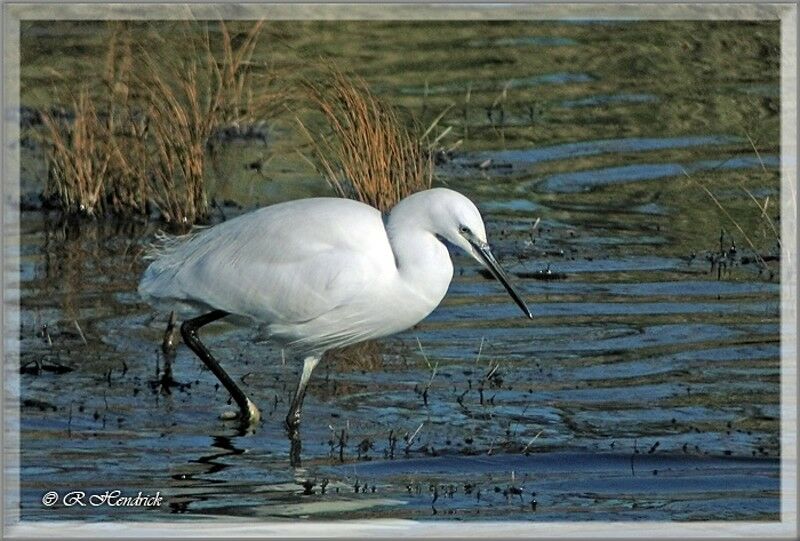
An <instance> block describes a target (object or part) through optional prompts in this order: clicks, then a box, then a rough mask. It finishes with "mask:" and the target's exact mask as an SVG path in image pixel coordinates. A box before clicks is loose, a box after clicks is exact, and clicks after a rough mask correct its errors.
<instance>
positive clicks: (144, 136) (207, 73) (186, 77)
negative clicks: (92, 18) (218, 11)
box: [45, 21, 285, 226]
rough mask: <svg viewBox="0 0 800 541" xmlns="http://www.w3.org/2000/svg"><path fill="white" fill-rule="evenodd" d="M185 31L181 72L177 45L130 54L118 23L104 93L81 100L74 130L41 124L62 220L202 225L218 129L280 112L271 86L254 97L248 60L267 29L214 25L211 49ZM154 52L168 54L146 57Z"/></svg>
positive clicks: (132, 48)
mask: <svg viewBox="0 0 800 541" xmlns="http://www.w3.org/2000/svg"><path fill="white" fill-rule="evenodd" d="M187 24H188V25H189V26H187V27H186V29H185V32H184V33H183V34H182V35H180V38H181V39H188V40H189V43H190V49H189V54H188V55H187V56H188V60H186V61H184V62H182V63H180V62H175V61H170V60H168V57H167V55H168V54H170V53H173V52H174V49H175V48H176V47H177V44H176V43H172V42H167V41H166V40H165V39H164V38H163V37H162V36H160V35H158V34H155V35H149V36H147V37H146V38H145V39H146V41H144V40H143V41H142V42H141V43H139V44H134V43H133V40H132V38H131V35H130V32H129V31H128V29H127V28H126V27H125V25H124V24H122V23H116V26H114V27H112V28H110V34H111V39H110V41H109V47H108V53H107V57H106V69H105V75H104V82H105V93H102V95H100V96H98V97H96V98H94V99H93V98H91V97H90V96H89V94H88V91H85V90H84V91H82V92H81V94H80V96H79V99H78V100H76V102H75V104H74V107H73V108H74V111H75V121H74V123H73V124H72V125H69V124H68V123H65V122H61V121H57V120H56V119H54V118H53V117H52V116H47V115H45V117H46V118H45V125H46V128H47V129H46V133H45V138H46V143H47V147H48V149H49V150H48V153H47V156H48V162H49V164H50V167H49V169H50V171H51V173H50V175H49V179H48V186H47V189H46V192H47V193H51V194H53V195H55V196H56V197H57V198H58V199H59V201H60V202H61V204H62V207H63V208H64V210H65V211H66V212H68V213H73V212H77V211H79V212H83V213H86V214H90V215H97V214H99V213H101V212H102V211H104V210H109V211H111V212H113V213H115V214H122V215H130V214H134V213H140V214H143V213H148V212H149V209H150V208H152V207H154V208H156V209H157V210H158V212H159V215H160V218H161V219H162V220H163V221H165V222H167V223H170V224H176V225H180V226H187V225H191V224H193V223H196V222H198V221H204V220H205V219H206V218H207V217H208V211H209V205H208V196H207V192H206V178H205V175H206V170H207V166H206V163H207V155H206V152H207V147H208V146H209V141H210V139H211V138H212V137H213V136H214V134H215V133H216V132H217V130H219V129H221V128H222V127H224V126H227V125H231V124H233V125H238V123H239V122H242V121H246V122H249V121H253V120H254V119H256V118H266V117H267V116H269V115H272V114H274V112H275V111H276V110H278V109H279V104H280V103H281V100H282V99H283V97H284V96H285V92H284V91H282V90H281V89H280V88H276V85H275V84H274V83H275V82H276V79H275V78H274V77H271V76H270V75H269V74H267V76H266V80H264V77H262V80H260V81H259V83H260V85H262V87H263V88H264V91H263V92H262V91H259V92H255V91H254V90H253V87H254V64H253V63H252V61H251V59H252V56H253V53H254V51H255V47H256V44H257V42H258V37H259V34H260V33H261V30H262V28H263V25H264V22H263V21H257V22H255V23H253V24H252V26H250V28H249V29H248V30H247V31H246V32H243V33H242V34H238V35H233V34H232V32H231V31H230V30H229V28H228V26H227V25H226V24H225V23H224V22H220V23H219V32H218V39H215V40H212V39H211V36H210V33H209V30H208V27H205V28H204V29H202V31H201V32H198V28H196V27H195V26H193V25H192V23H187ZM198 33H199V34H200V37H199V38H198V37H197V35H198ZM159 42H160V43H161V45H160V47H157V48H158V49H159V50H161V51H165V52H161V53H153V52H151V51H150V50H149V49H151V48H153V43H159ZM260 88H261V87H260ZM132 96H136V99H134V98H133V97H132ZM98 110H102V111H103V113H102V114H99V113H98ZM101 117H102V120H101Z"/></svg>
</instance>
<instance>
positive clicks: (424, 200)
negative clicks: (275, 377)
mask: <svg viewBox="0 0 800 541" xmlns="http://www.w3.org/2000/svg"><path fill="white" fill-rule="evenodd" d="M443 241H447V242H450V243H452V244H454V245H456V246H458V247H459V248H461V249H462V250H464V251H465V252H467V253H468V254H469V255H471V256H472V257H473V258H475V259H476V260H477V261H479V262H480V263H481V264H482V265H484V266H485V267H486V268H487V269H488V270H489V271H490V272H491V273H492V274H493V275H494V276H495V277H496V278H497V279H498V280H499V281H500V282H501V283H502V284H503V286H505V288H506V290H507V291H508V293H509V294H510V295H511V297H512V298H513V299H514V301H515V302H516V303H517V305H518V306H519V307H520V308H521V309H522V311H523V312H524V313H525V315H526V316H527V317H529V318H530V317H531V313H530V311H529V310H528V308H527V306H526V305H525V302H524V301H523V300H522V298H521V297H520V295H519V294H518V293H517V292H516V291H515V290H514V288H513V287H512V285H511V283H510V282H509V279H508V276H507V275H506V273H505V272H504V271H503V270H502V268H501V267H500V265H499V264H498V263H497V260H496V259H495V258H494V256H493V255H492V252H491V250H490V249H489V244H488V243H487V241H486V231H485V228H484V224H483V220H482V219H481V215H480V213H479V212H478V209H477V208H476V207H475V205H474V204H473V203H472V202H471V201H470V200H469V199H467V198H466V197H464V196H463V195H461V194H459V193H457V192H454V191H452V190H448V189H444V188H434V189H431V190H425V191H422V192H418V193H415V194H413V195H411V196H409V197H406V198H405V199H403V200H402V201H400V202H399V203H398V204H397V205H395V207H394V208H393V209H392V210H391V212H390V213H389V214H388V215H387V216H384V215H382V214H381V213H380V212H379V211H378V210H377V209H375V208H373V207H371V206H369V205H366V204H364V203H359V202H357V201H352V200H348V199H341V198H313V199H300V200H295V201H289V202H286V203H280V204H276V205H272V206H269V207H264V208H262V209H259V210H256V211H253V212H249V213H247V214H243V215H241V216H239V217H237V218H234V219H232V220H229V221H226V222H223V223H220V224H218V225H215V226H213V227H210V228H208V229H202V230H200V231H199V232H196V233H194V234H191V235H189V236H187V237H185V238H178V239H174V240H173V241H172V242H166V243H165V244H164V245H163V246H162V247H161V248H160V249H159V250H157V251H156V253H155V254H154V261H153V262H152V263H151V264H150V266H149V267H148V268H147V270H146V271H145V273H144V276H143V278H142V281H141V283H140V284H139V292H140V293H141V294H142V295H143V296H144V297H146V298H148V299H149V300H151V301H153V302H158V304H160V305H163V303H164V301H167V302H170V303H172V304H175V305H181V306H184V307H186V306H188V307H191V308H193V309H200V310H202V311H203V315H200V316H199V317H195V318H193V319H189V320H186V321H185V322H184V323H183V324H182V325H181V334H182V336H183V339H184V342H185V343H186V345H187V346H189V348H191V349H192V351H194V353H195V354H197V356H198V357H200V359H201V360H202V361H203V362H204V363H205V364H206V365H207V366H208V367H209V368H210V369H211V371H212V372H213V373H214V375H215V376H216V377H217V378H218V379H219V380H220V382H221V383H222V384H223V385H224V386H225V388H226V389H227V390H228V392H229V393H230V394H231V396H232V397H233V399H234V400H235V401H236V403H237V405H238V406H239V409H240V412H241V413H240V415H241V420H242V421H243V422H244V423H247V424H251V423H255V422H257V421H258V420H259V418H260V413H259V411H258V408H257V407H256V406H255V404H253V402H252V401H251V400H250V399H249V398H248V397H247V395H246V394H245V393H244V392H243V391H242V390H241V389H240V388H239V386H238V385H237V384H236V383H235V382H234V381H233V379H231V377H230V376H229V375H228V374H227V373H226V372H225V371H224V370H223V369H222V367H221V366H220V365H219V363H218V362H217V361H216V360H215V359H214V358H213V356H212V355H211V353H210V352H209V351H208V350H207V349H206V347H205V346H204V345H203V343H202V342H201V341H200V339H199V336H198V334H197V333H198V330H199V329H200V328H201V327H203V326H204V325H207V324H208V323H211V322H213V321H216V320H219V319H221V318H223V317H226V316H229V315H230V316H238V317H239V318H245V319H247V320H251V321H252V322H255V323H257V324H261V325H263V326H264V328H265V330H266V332H267V335H268V336H269V338H270V339H272V340H275V341H276V342H278V343H279V344H280V345H282V346H283V347H288V348H291V349H293V350H295V351H296V352H298V353H300V354H301V355H302V356H303V358H304V362H303V372H302V374H301V376H300V381H299V383H298V385H297V390H296V392H295V394H294V398H293V400H292V404H291V406H290V408H289V413H288V415H287V417H286V425H287V428H288V429H289V431H290V433H292V432H293V431H294V432H295V433H296V432H297V429H298V427H299V423H300V410H301V407H302V404H303V397H304V395H305V392H306V386H307V385H308V380H309V378H310V377H311V372H312V371H313V370H314V367H315V366H316V365H317V363H318V362H319V360H320V357H321V356H322V354H323V353H324V352H325V351H326V350H328V349H330V348H336V347H342V346H347V345H350V344H355V343H357V342H361V341H364V340H368V339H372V338H379V337H383V336H388V335H390V334H393V333H396V332H399V331H402V330H405V329H407V328H409V327H411V326H413V325H415V324H416V323H418V322H419V321H421V320H422V319H424V318H425V317H426V316H427V315H428V314H430V313H431V312H432V311H433V310H434V308H436V306H438V305H439V302H440V301H441V300H442V298H443V297H444V295H445V292H446V291H447V288H448V286H449V285H450V280H451V279H452V277H453V264H452V261H451V260H450V255H449V253H448V250H447V247H446V246H445V244H444V242H443Z"/></svg>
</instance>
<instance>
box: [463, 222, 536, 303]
mask: <svg viewBox="0 0 800 541" xmlns="http://www.w3.org/2000/svg"><path fill="white" fill-rule="evenodd" d="M467 240H468V241H469V243H470V244H472V246H473V248H475V251H477V252H478V254H479V255H480V256H481V259H482V260H483V262H484V263H486V266H487V267H488V268H489V271H490V272H491V273H492V275H493V276H494V277H495V278H497V280H498V281H499V282H500V283H501V284H503V287H504V288H506V291H508V294H509V295H511V298H512V299H514V302H515V303H517V306H519V307H520V308H521V309H522V312H523V313H524V314H525V315H526V316H528V319H533V315H532V314H531V311H530V310H528V306H527V305H526V304H525V301H523V300H522V297H520V295H519V293H517V290H516V289H514V286H512V285H511V282H510V281H509V280H508V275H507V274H506V273H505V271H504V270H503V268H502V267H501V266H500V263H498V262H497V260H496V259H495V258H494V255H493V254H492V250H491V249H490V248H489V245H488V244H486V243H485V242H480V241H479V240H477V239H470V238H467Z"/></svg>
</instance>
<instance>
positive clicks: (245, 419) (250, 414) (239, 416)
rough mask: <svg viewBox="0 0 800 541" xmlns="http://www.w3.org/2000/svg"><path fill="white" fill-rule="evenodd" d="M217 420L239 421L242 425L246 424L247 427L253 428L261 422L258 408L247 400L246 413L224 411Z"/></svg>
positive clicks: (241, 411)
mask: <svg viewBox="0 0 800 541" xmlns="http://www.w3.org/2000/svg"><path fill="white" fill-rule="evenodd" d="M219 418H220V419H222V420H223V421H234V420H240V421H242V423H243V424H244V423H246V424H247V425H249V426H254V425H256V424H258V423H259V422H260V421H261V412H260V411H259V409H258V407H257V406H256V405H255V404H253V403H252V402H251V401H250V399H248V400H247V411H243V410H239V411H226V412H223V413H222V414H221V415H220V416H219Z"/></svg>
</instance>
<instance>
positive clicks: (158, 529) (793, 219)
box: [0, 3, 798, 539]
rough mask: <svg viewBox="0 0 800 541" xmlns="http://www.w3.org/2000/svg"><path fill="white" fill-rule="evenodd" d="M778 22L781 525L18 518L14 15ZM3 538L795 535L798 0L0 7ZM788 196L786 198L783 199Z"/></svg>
mask: <svg viewBox="0 0 800 541" xmlns="http://www.w3.org/2000/svg"><path fill="white" fill-rule="evenodd" d="M261 17H264V18H268V19H273V20H276V19H328V20H344V19H349V20H355V19H360V20H376V19H384V20H388V19H393V20H397V19H405V20H412V19H416V20H436V19H439V20H445V19H447V20H454V19H483V20H487V19H531V20H543V19H564V18H573V19H587V18H591V19H622V18H636V19H645V20H647V19H692V20H700V19H705V20H710V19H714V20H726V19H727V20H730V19H736V20H743V19H748V20H759V19H771V20H777V19H780V20H781V54H782V57H781V98H782V100H781V195H782V206H781V226H782V231H781V235H782V239H783V253H782V254H781V521H780V522H767V523H765V522H606V523H603V522H577V523H566V522H557V523H550V522H547V523H537V522H533V521H531V522H469V523H463V522H450V523H448V522H424V523H419V522H413V521H402V520H375V521H338V522H308V523H302V522H287V523H266V522H265V523H254V522H245V523H242V521H239V522H210V521H197V522H189V521H181V522H157V523H145V522H114V523H80V522H75V521H58V522H55V521H54V522H39V521H36V522H25V523H23V522H20V521H19V510H18V504H19V341H18V329H19V268H18V257H19V209H18V201H19V199H18V196H19V193H18V192H19V164H20V162H19V146H18V141H19V123H18V120H19V119H18V116H17V115H14V114H12V113H11V110H12V108H13V107H15V106H18V104H19V52H20V51H19V23H20V20H23V19H115V18H127V19H154V18H158V19H184V18H198V19H201V18H214V19H216V18H225V19H254V18H261ZM2 28H3V55H2V58H3V60H4V64H3V87H2V90H3V95H2V103H3V107H4V109H3V121H2V122H3V125H2V142H3V168H2V171H3V182H2V192H0V193H2V205H3V213H2V215H3V217H2V228H3V252H2V256H3V258H2V272H3V286H4V287H3V301H4V303H3V311H2V321H3V342H2V344H3V359H4V363H3V386H2V388H0V391H1V392H2V404H3V408H2V414H3V415H2V420H3V444H2V446H3V447H2V449H3V456H2V458H3V460H2V467H3V480H4V485H3V492H2V499H3V502H4V503H3V510H2V512H3V524H2V529H3V537H4V538H6V537H13V538H31V537H36V538H40V537H69V538H90V537H116V538H119V537H137V538H138V537H159V538H162V537H170V538H175V537H181V538H198V537H203V538H208V537H215V538H221V537H237V538H239V537H241V538H252V537H306V538H307V537H354V536H369V537H403V538H407V537H481V538H482V537H495V538H496V537H533V536H537V537H572V538H575V537H614V538H630V537H645V536H646V537H652V538H675V537H682V538H685V537H702V538H707V537H710V538H727V537H758V538H791V539H796V538H797V533H798V530H797V390H798V388H797V253H798V251H797V247H798V246H797V204H796V203H797V5H796V4H794V3H774V4H744V3H736V4H731V3H729V4H711V3H704V4H651V3H617V4H608V3H603V4H600V3H583V4H535V5H532V4H514V3H504V4H487V3H481V4H465V3H462V4H441V3H440V4H437V5H426V4H384V5H370V4H365V3H352V4H310V3H295V4H269V5H264V4H261V5H257V4H238V5H234V4H224V5H220V4H207V3H203V4H199V3H195V4H165V3H149V4H144V3H140V4H119V3H118V4H100V3H98V4H34V3H13V4H12V3H7V4H4V6H3V24H2ZM787 196H790V197H787Z"/></svg>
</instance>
